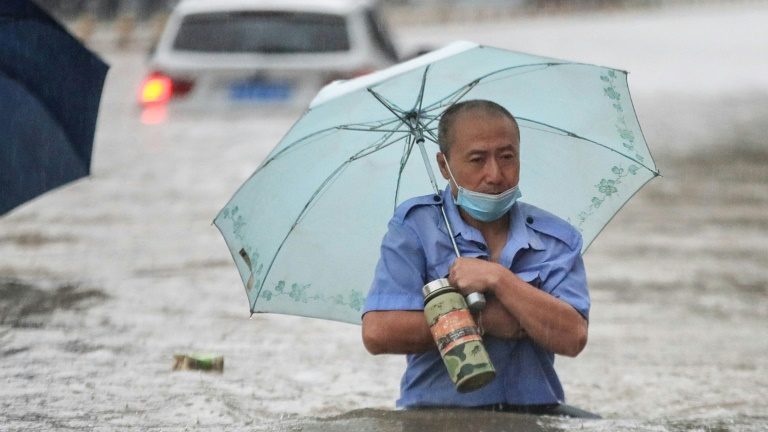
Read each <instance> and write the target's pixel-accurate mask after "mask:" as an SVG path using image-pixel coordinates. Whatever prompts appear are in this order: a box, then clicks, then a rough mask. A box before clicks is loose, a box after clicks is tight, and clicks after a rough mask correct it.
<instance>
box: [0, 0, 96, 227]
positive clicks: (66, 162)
mask: <svg viewBox="0 0 768 432" xmlns="http://www.w3.org/2000/svg"><path fill="white" fill-rule="evenodd" d="M108 68H109V66H107V64H105V63H104V62H103V61H102V60H101V59H99V58H98V57H97V56H96V55H94V54H93V53H91V52H90V51H89V50H88V49H86V48H85V47H84V46H83V45H82V44H81V43H80V42H79V41H77V40H76V39H75V38H74V37H72V35H70V34H69V32H67V30H66V29H65V28H63V27H62V26H61V25H60V24H59V23H57V22H56V21H55V20H53V19H52V18H51V17H50V16H48V15H47V14H46V13H45V12H44V11H43V10H42V9H40V8H39V7H37V6H36V5H34V4H33V3H31V2H29V1H27V0H2V1H0V215H2V214H4V213H6V212H8V211H9V210H11V209H13V208H14V207H16V206H18V205H20V204H22V203H24V202H25V201H28V200H30V199H32V198H34V197H36V196H38V195H40V194H42V193H44V192H46V191H48V190H50V189H52V188H55V187H58V186H61V185H63V184H65V183H68V182H70V181H73V180H76V179H78V178H81V177H83V176H86V175H88V174H89V172H90V165H91V150H92V147H93V135H94V130H95V127H96V117H97V114H98V110H99V101H100V99H101V90H102V87H103V85H104V78H105V76H106V74H107V69H108Z"/></svg>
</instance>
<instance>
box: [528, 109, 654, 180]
mask: <svg viewBox="0 0 768 432" xmlns="http://www.w3.org/2000/svg"><path fill="white" fill-rule="evenodd" d="M515 118H516V119H517V120H518V121H523V122H530V123H533V124H537V125H541V126H544V127H547V128H550V129H552V130H542V129H536V128H531V127H528V129H535V130H539V131H541V132H546V133H552V134H556V133H557V132H560V133H561V134H564V135H566V136H569V137H571V138H576V139H578V140H582V141H586V142H589V143H592V144H595V145H598V146H600V147H602V148H604V149H606V150H609V151H612V152H614V153H616V154H619V155H621V156H623V157H625V158H627V159H629V160H631V161H632V162H634V163H636V164H638V165H640V166H642V167H643V168H645V169H647V170H648V171H650V172H652V173H654V174H658V172H657V171H656V170H654V169H651V168H649V167H648V166H646V165H645V164H644V163H643V162H640V161H638V160H637V159H635V158H633V157H631V156H627V155H626V154H624V153H622V152H620V151H618V150H616V149H614V148H611V147H610V146H607V145H605V144H601V143H599V142H597V141H595V140H592V139H589V138H587V137H583V136H581V135H577V134H575V133H573V132H571V131H569V130H566V129H563V128H559V127H557V126H553V125H551V124H548V123H544V122H540V121H536V120H532V119H529V118H525V117H515ZM521 127H524V126H522V125H521Z"/></svg>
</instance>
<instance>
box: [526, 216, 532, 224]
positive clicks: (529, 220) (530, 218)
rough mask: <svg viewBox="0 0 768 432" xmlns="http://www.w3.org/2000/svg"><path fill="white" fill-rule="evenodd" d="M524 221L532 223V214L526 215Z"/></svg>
mask: <svg viewBox="0 0 768 432" xmlns="http://www.w3.org/2000/svg"><path fill="white" fill-rule="evenodd" d="M525 221H526V222H528V223H529V224H532V223H533V216H528V217H527V218H525Z"/></svg>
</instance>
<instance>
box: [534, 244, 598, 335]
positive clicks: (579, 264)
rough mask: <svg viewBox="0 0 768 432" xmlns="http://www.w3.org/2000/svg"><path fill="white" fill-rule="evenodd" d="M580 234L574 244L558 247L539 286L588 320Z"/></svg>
mask: <svg viewBox="0 0 768 432" xmlns="http://www.w3.org/2000/svg"><path fill="white" fill-rule="evenodd" d="M581 244H582V239H581V236H580V235H578V236H577V240H576V241H575V244H573V245H571V246H570V247H565V245H563V246H564V247H561V248H559V251H558V252H559V253H557V254H556V255H554V257H553V259H552V261H550V262H549V263H548V264H549V265H548V267H549V269H548V270H549V271H548V272H547V273H548V274H547V277H546V279H545V280H543V281H542V286H541V288H542V289H543V290H544V291H546V292H548V293H550V294H551V295H552V296H554V297H556V298H558V299H560V300H562V301H564V302H566V303H568V304H569V305H571V306H573V308H574V309H576V310H577V311H578V312H579V313H580V314H581V315H582V316H583V317H584V318H585V319H587V320H589V309H590V300H589V291H588V288H587V275H586V271H585V269H584V260H583V259H582V256H581Z"/></svg>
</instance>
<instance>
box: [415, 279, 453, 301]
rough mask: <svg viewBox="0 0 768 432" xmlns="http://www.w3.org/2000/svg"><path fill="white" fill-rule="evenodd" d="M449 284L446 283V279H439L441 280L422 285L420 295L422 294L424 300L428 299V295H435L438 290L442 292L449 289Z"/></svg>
mask: <svg viewBox="0 0 768 432" xmlns="http://www.w3.org/2000/svg"><path fill="white" fill-rule="evenodd" d="M450 287H451V283H450V282H448V279H445V278H441V279H435V280H433V281H432V282H430V283H428V284H426V285H424V287H423V288H422V289H421V293H422V294H424V298H426V297H428V296H429V295H430V294H433V293H436V292H438V291H440V290H443V289H445V288H450Z"/></svg>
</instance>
